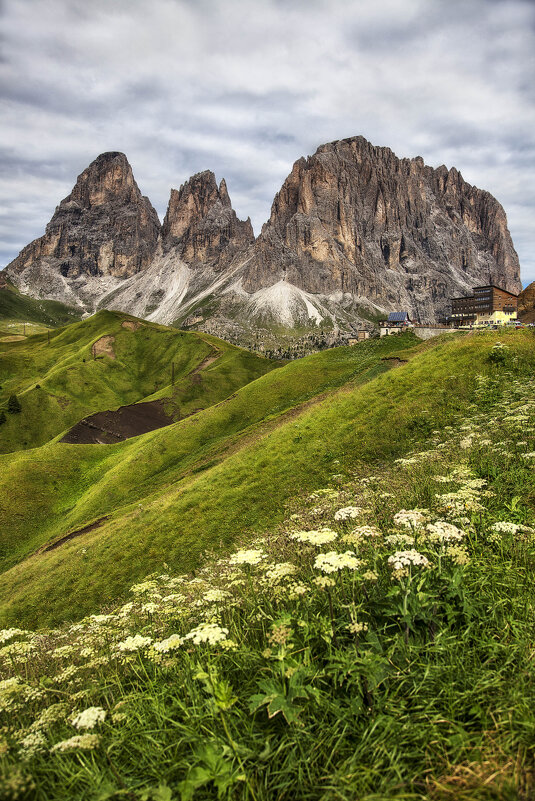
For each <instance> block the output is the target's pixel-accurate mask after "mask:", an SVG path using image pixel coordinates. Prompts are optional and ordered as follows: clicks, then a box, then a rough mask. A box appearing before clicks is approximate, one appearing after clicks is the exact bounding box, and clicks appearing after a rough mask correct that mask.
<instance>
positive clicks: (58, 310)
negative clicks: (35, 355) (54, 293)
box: [0, 273, 81, 328]
mask: <svg viewBox="0 0 535 801" xmlns="http://www.w3.org/2000/svg"><path fill="white" fill-rule="evenodd" d="M80 314H81V312H80V310H79V309H75V308H72V307H70V306H66V305H65V304H64V303H60V302H59V301H56V300H36V299H35V298H33V297H30V296H28V295H24V294H22V292H20V291H19V290H18V289H17V288H16V287H15V286H13V284H11V283H10V282H9V281H8V280H7V279H6V278H5V274H4V273H0V327H5V325H6V323H7V322H8V321H9V322H15V321H17V322H25V323H29V322H31V323H41V324H43V325H46V326H47V327H52V328H55V327H57V326H59V325H67V324H68V323H72V322H74V321H75V320H78V319H79V318H80Z"/></svg>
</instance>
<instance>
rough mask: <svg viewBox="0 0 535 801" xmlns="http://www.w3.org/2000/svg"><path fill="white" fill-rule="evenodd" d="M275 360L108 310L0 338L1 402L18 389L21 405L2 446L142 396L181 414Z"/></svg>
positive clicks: (3, 429) (33, 441) (4, 430)
mask: <svg viewBox="0 0 535 801" xmlns="http://www.w3.org/2000/svg"><path fill="white" fill-rule="evenodd" d="M204 362H206V364H203V363H204ZM172 365H174V367H172ZM274 366H275V364H274V363H272V362H269V361H267V360H266V359H262V358H259V357H258V356H254V355H252V354H250V353H248V352H247V351H244V350H242V349H240V348H236V347H234V346H232V345H229V344H227V343H224V342H222V341H220V340H217V339H216V338H214V337H209V336H208V335H202V336H201V335H199V334H197V333H185V332H182V331H176V330H175V329H169V328H166V327H165V326H159V325H155V324H152V323H145V322H143V323H141V322H140V321H137V320H136V319H135V318H133V317H129V316H128V315H124V314H120V313H114V312H106V311H102V312H99V313H98V314H96V315H95V316H93V317H91V318H88V319H87V320H84V321H82V322H78V323H75V324H73V325H70V326H67V327H66V328H62V329H59V330H56V331H51V332H48V333H42V334H40V335H36V336H32V337H30V338H28V339H26V340H23V341H20V342H3V343H2V342H0V387H1V388H0V409H1V408H6V406H7V401H8V398H9V396H10V395H12V394H16V395H17V397H18V398H19V401H20V403H21V406H22V412H21V413H20V414H15V415H7V420H6V423H5V424H4V425H2V426H0V453H1V452H4V453H6V452H10V451H15V450H19V449H27V448H35V447H37V446H40V445H43V444H44V443H46V442H48V441H49V440H50V439H52V438H53V437H55V436H57V435H58V434H60V433H62V432H64V431H65V430H66V429H68V428H70V427H71V426H73V425H74V424H75V423H77V422H78V420H80V419H81V418H83V417H85V416H87V415H89V414H91V413H92V412H97V411H100V410H104V409H117V408H118V407H120V406H123V405H126V404H132V403H137V402H139V401H142V400H145V401H146V400H153V399H164V398H165V399H166V409H167V411H168V413H169V415H170V416H171V417H172V418H173V419H180V418H181V417H185V416H187V415H188V414H190V413H191V412H192V411H193V410H196V409H200V408H204V407H205V406H209V405H211V404H213V403H216V402H217V401H220V400H222V399H223V398H225V397H227V396H228V395H230V394H231V393H232V392H233V391H234V390H235V389H237V388H239V387H240V386H242V385H243V384H246V383H248V382H249V381H251V380H252V379H254V378H257V377H258V376H260V375H263V374H264V373H265V372H269V371H270V370H271V369H273V367H274ZM173 377H174V383H173V385H171V382H172V380H173Z"/></svg>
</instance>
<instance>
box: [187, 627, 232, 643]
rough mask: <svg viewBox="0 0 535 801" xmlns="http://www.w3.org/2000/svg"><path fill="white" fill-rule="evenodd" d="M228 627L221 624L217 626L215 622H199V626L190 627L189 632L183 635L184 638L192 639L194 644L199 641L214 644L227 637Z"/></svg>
mask: <svg viewBox="0 0 535 801" xmlns="http://www.w3.org/2000/svg"><path fill="white" fill-rule="evenodd" d="M227 635H228V629H226V628H223V626H218V625H217V623H201V624H200V626H197V627H196V628H194V629H192V631H190V632H189V634H186V636H185V637H184V639H185V640H192V641H193V642H194V643H195V645H200V644H201V643H208V644H209V645H215V644H216V643H218V642H222V641H223V640H226V639H227Z"/></svg>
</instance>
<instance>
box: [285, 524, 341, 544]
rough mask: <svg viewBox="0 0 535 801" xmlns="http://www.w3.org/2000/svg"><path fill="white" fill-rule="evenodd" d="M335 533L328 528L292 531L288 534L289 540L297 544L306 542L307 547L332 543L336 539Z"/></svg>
mask: <svg viewBox="0 0 535 801" xmlns="http://www.w3.org/2000/svg"><path fill="white" fill-rule="evenodd" d="M337 536H338V535H337V533H336V531H333V530H332V529H330V528H320V529H317V530H312V531H292V532H291V534H290V539H291V540H297V542H306V543H308V544H309V545H316V546H318V547H319V546H321V545H325V544H326V543H328V542H333V540H335V539H336V537H337Z"/></svg>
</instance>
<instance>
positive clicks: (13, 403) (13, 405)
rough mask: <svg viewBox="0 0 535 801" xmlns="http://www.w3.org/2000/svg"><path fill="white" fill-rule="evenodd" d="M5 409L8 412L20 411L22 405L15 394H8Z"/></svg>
mask: <svg viewBox="0 0 535 801" xmlns="http://www.w3.org/2000/svg"><path fill="white" fill-rule="evenodd" d="M7 410H8V412H9V413H10V414H18V413H19V412H20V411H22V406H21V405H20V401H19V399H18V398H17V396H16V395H10V396H9V400H8V402H7Z"/></svg>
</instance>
